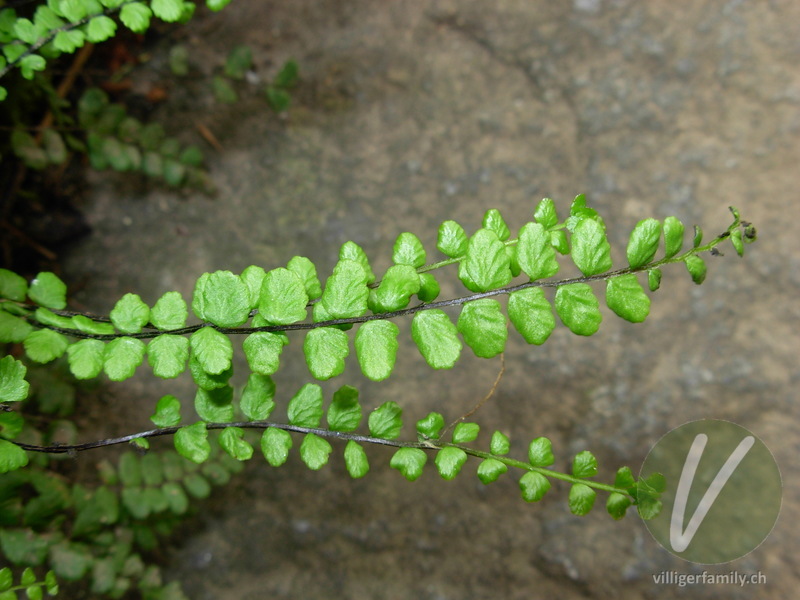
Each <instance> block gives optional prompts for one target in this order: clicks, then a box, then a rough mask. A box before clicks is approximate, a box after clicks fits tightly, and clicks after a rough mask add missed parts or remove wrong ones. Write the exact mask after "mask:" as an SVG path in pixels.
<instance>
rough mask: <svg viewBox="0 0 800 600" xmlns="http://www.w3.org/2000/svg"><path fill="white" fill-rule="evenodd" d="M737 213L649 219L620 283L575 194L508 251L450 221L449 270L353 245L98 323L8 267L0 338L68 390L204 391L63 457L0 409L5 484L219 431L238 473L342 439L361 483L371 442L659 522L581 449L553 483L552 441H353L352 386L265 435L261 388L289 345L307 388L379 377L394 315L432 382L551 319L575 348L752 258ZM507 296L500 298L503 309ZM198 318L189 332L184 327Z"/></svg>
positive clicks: (536, 495)
mask: <svg viewBox="0 0 800 600" xmlns="http://www.w3.org/2000/svg"><path fill="white" fill-rule="evenodd" d="M731 212H732V214H733V217H734V220H733V223H732V224H731V225H730V226H729V227H728V228H727V229H726V230H725V231H724V232H722V233H721V234H720V235H718V236H716V237H713V238H712V239H710V240H709V241H707V242H705V243H704V242H703V233H702V231H701V230H700V229H699V228H695V229H694V231H693V232H690V234H689V235H688V236H687V235H686V233H687V232H686V231H685V227H684V225H683V224H682V223H681V222H680V221H679V220H678V219H676V218H674V217H668V218H666V219H664V220H663V221H659V220H656V219H652V218H650V219H645V220H642V221H640V222H639V223H638V224H637V225H636V226H635V227H634V229H633V230H632V231H631V233H630V235H629V236H628V243H627V247H626V259H627V264H626V265H625V266H622V267H617V268H616V269H615V268H614V265H613V264H612V260H611V248H610V244H609V242H608V239H607V235H606V225H605V222H604V220H603V219H602V217H601V216H600V215H599V214H598V213H597V211H595V210H594V209H592V208H590V207H589V206H587V204H586V199H585V197H584V196H582V195H581V196H578V197H576V198H575V200H574V201H573V202H572V204H571V206H570V209H569V213H568V214H567V215H566V216H565V217H563V218H562V217H560V216H559V215H558V213H557V211H556V207H555V203H554V202H553V201H552V200H550V199H544V200H542V201H541V202H540V203H539V204H538V205H537V206H536V207H535V210H534V212H533V219H532V220H531V221H530V222H529V223H525V224H523V225H522V227H520V228H519V230H518V231H519V233H518V235H517V236H516V237H512V236H511V229H510V228H509V226H508V225H507V224H506V222H505V220H504V219H503V216H502V215H501V214H500V212H499V211H497V210H495V209H492V210H489V211H488V212H486V214H485V215H484V218H483V220H482V223H481V227H479V228H478V229H477V230H476V231H474V232H473V233H472V234H467V232H466V230H465V229H464V228H463V227H462V226H461V225H460V224H458V223H456V222H455V221H446V222H444V223H442V225H441V227H440V228H439V235H438V240H437V244H436V247H437V250H438V251H439V252H440V253H441V254H442V255H443V258H442V259H441V260H438V261H436V262H429V252H428V250H427V249H426V248H425V247H424V246H423V244H422V242H421V241H420V240H419V238H418V237H417V236H416V235H414V234H413V233H408V232H406V233H402V234H400V235H399V236H398V237H397V239H396V241H395V243H394V245H393V248H392V262H393V264H392V266H390V267H389V268H388V269H387V270H386V272H385V273H383V274H382V276H381V277H380V278H379V277H377V276H376V274H375V273H374V271H373V269H372V266H371V264H370V261H369V259H368V257H367V256H366V254H365V253H364V251H363V250H362V248H361V247H359V246H358V245H357V244H355V243H353V242H347V243H345V244H344V245H343V246H342V247H341V249H340V252H339V257H338V262H337V263H336V265H335V267H334V268H333V271H332V273H331V274H330V275H329V276H328V277H327V278H326V279H325V281H324V284H323V282H322V280H321V279H320V277H319V274H318V272H317V269H316V267H315V265H314V264H313V263H312V262H311V261H310V260H309V259H308V258H305V257H302V256H295V257H294V258H292V259H291V260H289V261H288V262H287V263H286V265H285V266H279V267H275V268H272V269H269V270H267V269H264V268H263V267H262V266H259V265H253V266H250V267H248V268H246V269H245V270H244V271H243V272H241V273H238V274H237V273H232V272H230V271H217V272H214V273H204V274H203V275H201V276H200V277H199V278H198V280H197V282H196V285H195V288H194V293H193V295H192V298H191V299H190V300H189V301H188V302H187V300H186V299H185V298H183V297H182V296H181V294H180V293H178V292H175V291H169V292H166V293H165V294H163V295H162V296H161V297H160V298H158V299H157V301H156V302H154V303H153V304H152V305H150V304H148V303H147V302H145V301H144V300H143V299H142V298H141V297H140V296H139V295H137V294H134V293H128V294H125V295H124V296H123V297H122V298H120V299H119V301H118V302H117V303H116V305H115V306H114V308H113V310H111V312H110V314H109V315H108V316H102V317H101V316H97V315H91V314H84V313H79V312H75V311H70V310H68V309H67V287H66V285H65V284H64V283H63V282H62V281H61V280H60V279H59V278H58V277H56V276H55V275H54V274H52V273H40V274H39V275H38V276H36V277H35V278H34V279H33V280H32V281H30V282H28V281H26V280H24V279H23V278H22V277H20V276H18V275H16V274H15V273H12V272H10V271H0V297H2V299H3V300H2V302H0V341H2V342H6V343H16V344H22V347H23V348H24V351H25V354H26V355H27V357H28V359H29V360H31V361H33V362H35V363H48V362H50V361H54V360H57V359H59V358H61V357H62V356H65V357H66V361H67V363H68V365H69V369H70V370H71V372H72V374H73V375H74V376H75V377H76V378H77V379H92V378H96V377H99V376H101V375H102V374H104V375H105V376H106V377H107V378H108V379H109V380H111V381H124V380H125V379H127V378H129V377H131V376H132V375H133V374H134V372H135V371H136V370H137V369H139V368H141V367H142V365H143V364H144V363H145V362H147V363H148V365H149V368H150V369H151V371H152V373H153V375H155V376H156V377H160V378H163V379H171V378H175V377H178V376H179V375H180V374H181V373H183V372H184V371H186V370H188V371H189V372H190V373H191V376H192V378H193V380H194V382H195V384H196V386H197V392H196V395H195V397H194V399H193V409H194V415H195V417H194V418H192V419H189V421H190V422H188V423H185V422H183V420H182V419H183V415H184V414H185V412H186V411H183V410H182V402H181V400H179V399H178V398H176V397H174V396H172V395H166V396H164V397H162V398H161V399H160V400H159V401H158V403H157V404H156V406H155V409H154V413H153V416H152V421H153V423H154V425H156V427H157V429H154V430H151V431H147V432H140V433H137V434H131V435H128V436H125V437H122V438H118V439H114V440H104V441H102V442H89V443H85V444H75V445H71V446H58V447H56V446H49V447H42V446H36V445H32V444H26V443H22V442H18V443H15V442H14V441H13V440H14V438H15V437H16V435H17V434H18V433H19V432H20V431H22V429H23V423H22V416H21V415H20V413H19V412H16V411H6V412H3V413H0V424H2V425H3V437H4V438H6V439H1V440H0V470H2V471H3V472H9V471H13V470H15V469H18V468H21V467H23V466H25V464H26V463H27V461H28V455H27V453H26V450H29V451H30V450H44V451H49V452H68V451H69V452H74V451H79V450H84V449H88V448H93V447H98V446H101V445H108V444H111V443H122V442H129V443H134V444H136V445H138V446H141V447H144V448H147V447H148V440H149V438H151V437H155V436H160V435H167V434H169V435H174V442H175V447H176V449H177V451H178V452H179V453H180V454H181V455H182V456H183V457H185V458H188V459H190V460H191V461H193V462H195V463H203V462H204V461H206V460H207V459H208V458H209V456H210V455H211V451H212V445H211V443H210V442H209V432H210V431H212V430H220V432H219V435H218V436H217V442H216V443H217V444H219V446H220V447H221V448H222V449H223V450H224V451H225V452H226V453H227V454H228V455H230V456H231V457H233V458H234V459H236V460H239V461H244V460H248V459H250V458H251V457H252V455H253V454H254V447H253V444H252V443H251V441H250V440H249V438H248V436H247V435H245V434H246V430H248V429H261V430H263V433H262V437H261V440H260V449H261V451H262V454H263V455H264V457H265V458H266V460H267V462H269V463H270V464H272V465H273V466H279V465H280V464H282V463H283V462H284V461H285V460H286V457H287V456H288V453H289V452H290V450H291V449H292V447H293V446H294V444H295V442H294V441H293V440H295V439H296V436H300V438H301V441H300V443H299V453H300V456H301V458H302V460H303V461H304V462H305V463H306V464H307V465H308V466H309V467H310V468H311V469H319V468H321V467H322V466H324V465H325V464H326V463H327V462H328V458H329V456H330V454H331V453H332V452H333V447H332V445H331V443H330V441H335V440H340V441H342V442H343V443H344V460H345V464H346V465H347V469H348V471H349V472H350V474H351V475H352V476H353V477H361V476H363V475H364V474H366V472H367V471H368V469H369V464H368V462H367V457H366V453H365V452H364V450H363V444H365V443H377V444H383V445H388V446H393V447H395V448H396V450H395V452H394V454H393V456H392V458H391V461H390V466H391V467H392V468H395V469H397V470H398V471H400V472H401V473H402V474H403V475H404V476H405V477H406V478H408V479H409V480H414V479H416V478H417V477H418V476H419V474H420V473H421V471H422V469H423V467H424V465H425V464H426V462H427V457H428V456H429V454H431V453H434V454H435V457H434V460H433V462H434V464H435V466H436V468H437V470H438V472H439V473H440V475H441V476H442V477H443V478H445V479H452V478H454V477H455V476H456V475H457V474H458V473H459V471H460V470H461V468H462V466H463V465H464V463H465V462H466V460H467V458H468V457H469V456H473V457H475V458H478V459H480V461H481V462H480V464H479V467H478V477H479V478H480V479H481V481H483V482H484V483H491V482H492V481H494V480H496V479H497V478H498V477H500V476H501V475H502V474H504V473H505V472H506V471H507V470H508V468H509V467H514V468H518V469H521V470H523V471H524V474H523V476H522V478H521V479H520V487H521V492H522V496H523V498H524V499H525V500H528V501H535V500H539V499H541V498H542V496H543V495H544V493H545V492H547V490H548V489H549V487H550V480H551V479H556V480H564V481H566V482H568V483H570V484H571V487H570V492H569V505H570V508H571V510H572V511H573V512H574V513H575V514H578V515H582V514H586V513H587V512H588V511H589V510H590V509H591V508H592V506H593V504H594V500H595V495H596V492H597V491H598V490H601V491H604V492H606V493H607V494H608V498H607V503H606V506H607V509H608V511H609V513H610V514H611V515H612V516H614V517H615V518H620V517H621V516H622V515H624V513H625V509H626V508H627V507H628V506H630V505H637V506H638V508H639V512H640V514H642V516H644V517H645V518H647V517H650V516H653V515H655V514H656V513H657V511H658V508H659V506H660V504H659V501H658V494H659V493H660V491H661V490H662V489H663V481H660V480H657V479H656V480H653V481H637V480H636V479H635V478H634V477H633V475H632V473H631V471H630V469H628V468H626V467H623V468H621V469H620V470H619V471H618V473H617V478H616V481H615V482H614V483H613V484H604V483H600V482H597V481H595V480H593V479H592V477H594V476H595V475H596V473H597V461H596V459H595V457H594V456H593V455H592V454H591V453H589V452H588V451H586V452H582V453H580V454H578V455H577V456H575V457H574V458H573V463H572V469H571V471H570V472H569V473H562V472H558V471H555V470H553V469H552V468H551V466H552V465H553V464H554V456H553V453H552V449H551V446H550V441H549V440H548V439H547V438H546V437H544V436H540V437H537V438H535V439H534V440H533V441H531V442H530V444H529V452H528V457H527V460H517V459H512V458H509V457H507V456H506V454H507V452H508V451H509V448H510V446H509V442H508V439H507V437H506V436H505V435H504V434H503V433H502V432H499V431H497V432H494V433H493V434H492V437H491V442H490V444H489V448H488V450H483V449H480V448H478V447H475V446H474V445H472V442H474V441H475V440H476V439H477V436H478V432H479V429H480V428H479V425H478V424H476V423H459V424H458V425H457V426H456V427H455V428H452V432H451V431H449V430H450V429H451V428H449V427H448V428H445V427H444V425H445V421H444V417H443V415H441V414H438V413H431V414H429V415H428V416H426V417H424V418H422V419H420V420H419V421H418V422H417V425H416V432H417V435H416V439H413V440H410V441H401V440H399V437H400V434H401V431H402V408H401V407H400V406H399V405H397V404H396V403H393V402H389V403H385V404H383V405H381V406H379V407H377V408H375V409H374V410H372V411H371V412H369V415H368V418H367V419H366V431H365V432H363V433H360V432H359V429H360V428H361V427H363V423H362V421H363V420H364V419H363V417H364V410H363V409H362V407H361V404H360V402H359V398H358V392H357V391H356V390H355V389H354V388H352V387H350V386H347V385H344V386H342V387H341V388H340V389H339V390H338V391H337V392H336V394H334V397H333V398H332V399H331V401H330V402H329V403H326V401H325V400H324V398H323V394H322V389H321V387H320V386H319V385H318V384H315V383H308V384H305V385H303V386H302V387H301V388H300V389H299V390H298V391H297V392H296V393H295V394H294V395H293V396H292V398H291V399H290V400H289V401H288V405H287V410H288V423H274V422H271V421H269V418H270V415H271V414H272V411H273V409H274V408H275V406H276V390H275V384H274V382H273V380H272V378H271V376H272V375H273V374H275V372H276V371H277V370H278V369H279V367H280V362H281V354H282V350H283V347H284V346H285V345H286V344H288V343H290V341H291V340H292V339H296V340H297V342H296V343H302V346H303V351H304V355H305V359H306V363H307V366H308V371H309V374H310V376H311V377H312V378H314V379H316V380H328V379H331V378H333V377H337V376H340V375H342V373H343V372H344V370H345V359H346V357H347V356H348V355H349V354H350V353H351V351H353V350H354V351H355V354H356V357H357V359H358V364H359V366H360V368H361V371H362V373H363V374H364V375H365V376H366V377H368V378H370V379H372V380H375V381H381V380H384V379H387V378H388V377H389V376H390V375H391V373H392V371H393V369H394V364H395V359H396V356H397V353H398V351H399V341H398V339H399V337H398V334H399V326H398V324H397V323H396V321H401V324H402V319H401V318H402V317H407V318H409V319H410V329H411V337H412V338H413V341H414V344H415V345H416V348H417V349H418V351H419V353H420V354H421V355H422V357H423V359H424V361H425V362H426V363H427V364H428V365H430V367H432V368H434V369H448V368H451V367H452V366H453V365H454V364H455V363H456V362H457V360H458V359H459V357H460V355H461V353H462V351H464V347H465V346H466V347H467V348H469V350H471V351H472V352H473V353H474V354H475V355H476V356H479V357H482V358H492V357H495V356H498V355H499V354H501V353H502V352H503V350H504V348H505V345H506V342H507V338H508V335H509V329H513V330H515V331H516V332H517V333H518V334H519V335H521V336H522V338H523V339H524V340H525V341H526V342H528V343H530V344H536V345H539V344H543V343H544V342H546V340H547V339H548V337H549V336H550V334H551V332H552V331H553V329H554V328H555V327H556V326H557V321H560V322H561V323H562V324H563V325H564V326H566V327H567V328H568V329H569V330H570V331H572V332H573V333H575V334H577V335H582V336H589V335H592V334H593V333H595V332H596V331H597V330H598V328H599V326H600V322H601V320H602V313H601V310H600V304H601V298H602V299H603V300H604V301H605V303H606V304H607V306H608V307H609V308H610V309H611V310H612V311H613V312H614V313H615V314H616V315H618V316H619V317H621V318H623V319H625V320H628V321H631V322H634V323H638V322H641V321H643V320H644V319H645V318H646V317H647V314H648V312H649V307H650V296H649V294H648V291H649V292H654V291H655V290H657V289H658V288H659V284H660V281H661V270H662V268H664V267H665V266H666V265H669V264H673V263H680V264H682V265H684V268H686V270H687V271H688V274H689V275H690V277H691V278H692V280H693V281H694V282H695V283H698V284H699V283H702V281H703V280H704V278H705V275H706V263H705V260H704V258H702V257H701V255H702V254H705V253H712V254H719V250H718V248H717V246H719V244H721V243H722V242H723V241H726V240H729V241H730V242H731V243H732V245H733V248H734V249H735V251H736V252H737V253H738V254H740V255H741V254H742V253H743V251H744V244H745V243H746V242H750V241H753V240H754V239H755V229H754V228H753V226H752V225H751V224H749V223H746V222H743V221H742V220H741V219H740V217H739V214H738V212H737V211H736V210H735V209H731ZM687 237H688V238H689V243H688V244H686V239H685V238H687ZM566 256H568V257H569V258H571V260H572V262H573V263H574V265H575V266H576V267H577V269H578V271H579V272H580V274H578V275H576V276H573V277H568V278H564V279H557V278H556V276H557V274H558V273H559V271H560V269H561V267H562V263H563V262H564V258H560V257H566ZM447 266H452V267H453V268H454V269H455V270H456V272H457V276H458V278H459V279H460V281H461V283H462V284H463V286H464V288H465V289H466V293H465V295H463V296H461V297H457V298H449V299H439V293H440V284H439V279H438V277H439V272H440V270H442V269H444V268H445V267H447ZM499 296H507V297H508V302H507V305H506V307H505V309H504V307H503V306H502V305H501V303H500V302H499V301H498V297H499ZM598 296H600V297H598ZM454 310H457V311H458V316H457V317H456V318H451V316H450V314H448V311H450V312H453V311H454ZM190 315H192V316H193V317H194V319H195V323H193V324H188V320H189V316H190ZM509 323H510V326H509ZM233 336H242V337H243V338H244V340H243V343H242V348H243V352H244V356H245V358H246V360H247V364H248V366H249V369H250V373H249V374H248V375H247V382H246V385H244V387H243V388H242V389H241V390H236V389H234V386H233V385H232V384H231V377H232V375H233V355H234V345H233V343H232V341H231V340H232V337H233ZM298 338H299V339H298ZM25 374H26V367H25V364H24V363H23V362H21V361H20V360H17V359H16V358H14V357H12V356H6V357H5V358H3V359H2V360H0V393H1V394H2V396H0V400H2V401H3V402H5V403H9V404H8V406H11V404H10V403H16V402H19V401H22V400H24V399H25V398H26V396H27V393H28V384H27V382H26V381H25ZM326 405H327V408H326ZM323 417H325V419H326V425H325V424H323ZM445 434H446V435H445ZM293 436H295V437H293Z"/></svg>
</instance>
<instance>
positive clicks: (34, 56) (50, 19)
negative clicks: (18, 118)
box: [0, 0, 231, 101]
mask: <svg viewBox="0 0 800 600" xmlns="http://www.w3.org/2000/svg"><path fill="white" fill-rule="evenodd" d="M230 1H231V0H207V2H206V5H207V6H208V7H209V8H210V9H211V10H221V9H222V8H224V7H225V6H227V5H228V4H230ZM195 9H196V4H195V3H194V2H191V1H189V0H47V2H42V3H41V4H40V5H39V6H37V7H36V10H35V12H34V13H33V15H32V16H31V17H30V18H28V17H23V16H19V15H18V14H17V12H16V10H15V9H13V8H4V9H2V10H0V51H1V52H2V55H0V78H2V77H3V76H4V75H6V73H8V72H9V71H11V70H12V69H19V71H20V73H21V74H22V76H23V77H24V78H25V79H33V78H34V76H35V75H36V73H37V72H40V71H43V70H44V69H45V68H46V66H47V60H48V59H53V58H55V57H57V56H59V55H61V54H71V53H73V52H75V51H76V50H78V49H79V48H81V47H82V46H83V45H84V44H86V43H87V42H92V43H97V42H103V41H105V40H107V39H109V38H112V37H114V35H115V34H116V33H117V27H118V22H119V23H121V24H122V25H123V26H125V27H127V28H128V29H130V30H131V31H133V32H134V33H144V32H145V31H147V30H148V29H149V28H150V23H151V19H152V18H153V17H157V18H159V19H161V20H162V21H166V22H168V23H175V22H180V23H183V22H186V21H188V20H189V19H191V17H192V15H193V14H194V11H195ZM7 93H8V91H7V90H6V88H4V87H2V86H0V101H2V100H4V99H5V98H6V95H7Z"/></svg>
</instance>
